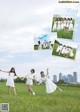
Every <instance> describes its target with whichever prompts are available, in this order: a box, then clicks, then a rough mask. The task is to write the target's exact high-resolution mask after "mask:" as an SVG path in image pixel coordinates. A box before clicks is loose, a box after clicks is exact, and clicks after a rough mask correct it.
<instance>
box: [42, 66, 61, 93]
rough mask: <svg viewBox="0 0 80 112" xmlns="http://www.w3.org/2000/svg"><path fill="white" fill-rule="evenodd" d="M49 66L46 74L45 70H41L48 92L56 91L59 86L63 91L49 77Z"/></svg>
mask: <svg viewBox="0 0 80 112" xmlns="http://www.w3.org/2000/svg"><path fill="white" fill-rule="evenodd" d="M48 70H49V69H48V68H47V69H46V71H47V73H46V74H45V73H44V71H41V72H40V75H41V80H42V82H45V86H46V93H47V94H49V93H52V92H54V91H55V90H56V89H57V88H58V89H59V90H60V91H62V90H61V89H60V88H59V87H58V86H57V85H56V84H54V83H53V82H52V81H51V80H50V79H49V78H48V74H49V72H48Z"/></svg>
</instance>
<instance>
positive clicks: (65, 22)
mask: <svg viewBox="0 0 80 112" xmlns="http://www.w3.org/2000/svg"><path fill="white" fill-rule="evenodd" d="M65 27H66V20H65V21H64V28H65Z"/></svg>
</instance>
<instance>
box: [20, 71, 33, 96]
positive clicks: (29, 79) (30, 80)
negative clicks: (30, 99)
mask: <svg viewBox="0 0 80 112" xmlns="http://www.w3.org/2000/svg"><path fill="white" fill-rule="evenodd" d="M24 78H27V81H26V84H27V86H28V91H29V93H31V94H33V95H35V92H34V91H33V89H32V86H33V80H34V79H35V70H34V69H31V71H30V74H28V75H26V77H24ZM24 78H23V79H22V80H24Z"/></svg>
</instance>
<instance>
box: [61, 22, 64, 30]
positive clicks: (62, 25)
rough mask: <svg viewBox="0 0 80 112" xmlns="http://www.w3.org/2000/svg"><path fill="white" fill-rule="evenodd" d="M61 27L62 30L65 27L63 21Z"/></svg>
mask: <svg viewBox="0 0 80 112" xmlns="http://www.w3.org/2000/svg"><path fill="white" fill-rule="evenodd" d="M61 29H62V30H63V29H64V24H63V22H62V23H61Z"/></svg>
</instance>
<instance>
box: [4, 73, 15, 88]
mask: <svg viewBox="0 0 80 112" xmlns="http://www.w3.org/2000/svg"><path fill="white" fill-rule="evenodd" d="M6 86H10V87H15V85H14V73H10V74H9V76H8V78H7V82H6Z"/></svg>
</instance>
